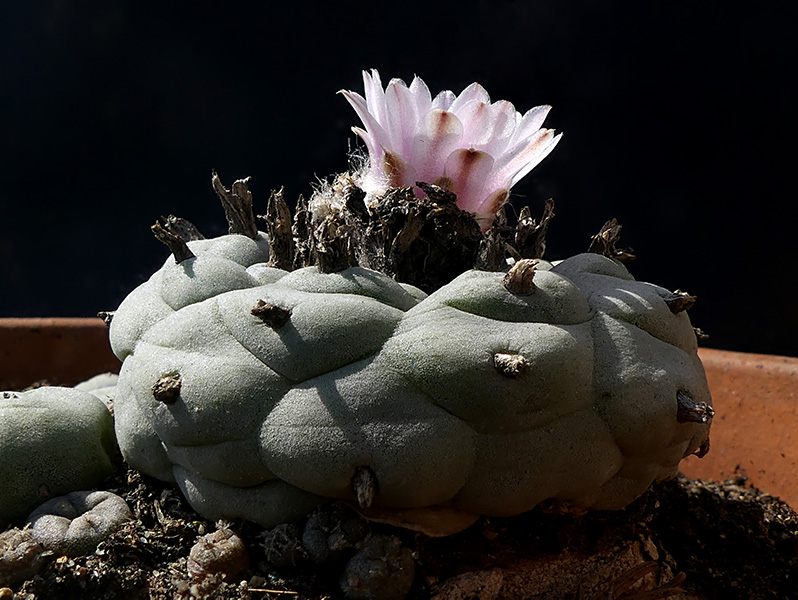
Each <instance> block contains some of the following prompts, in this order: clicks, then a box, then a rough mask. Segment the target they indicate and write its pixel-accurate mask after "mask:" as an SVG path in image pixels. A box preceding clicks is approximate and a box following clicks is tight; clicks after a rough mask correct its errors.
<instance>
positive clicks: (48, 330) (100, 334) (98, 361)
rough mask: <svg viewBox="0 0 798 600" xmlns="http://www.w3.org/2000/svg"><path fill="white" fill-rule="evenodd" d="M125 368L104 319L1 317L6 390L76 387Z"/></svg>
mask: <svg viewBox="0 0 798 600" xmlns="http://www.w3.org/2000/svg"><path fill="white" fill-rule="evenodd" d="M120 366H121V364H120V362H119V360H118V359H117V358H116V357H115V356H114V355H113V353H112V352H111V346H110V344H109V342H108V328H107V327H106V326H105V323H103V321H102V320H101V319H99V318H95V319H0V390H19V389H22V388H25V387H28V386H29V385H32V384H34V383H38V382H46V383H48V384H51V385H75V384H76V383H79V382H80V381H83V380H84V379H88V378H89V377H91V376H92V375H97V374H98V373H103V372H106V371H113V372H116V373H118V372H119V367H120Z"/></svg>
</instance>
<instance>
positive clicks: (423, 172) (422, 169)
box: [413, 109, 463, 182]
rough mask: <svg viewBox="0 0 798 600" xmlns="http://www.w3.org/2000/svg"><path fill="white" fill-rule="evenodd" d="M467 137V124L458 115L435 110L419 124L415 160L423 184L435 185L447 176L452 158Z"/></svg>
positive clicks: (415, 143) (415, 144) (414, 153)
mask: <svg viewBox="0 0 798 600" xmlns="http://www.w3.org/2000/svg"><path fill="white" fill-rule="evenodd" d="M462 136H463V124H462V123H461V122H460V119H458V118H457V117H456V116H455V115H454V113H451V112H449V111H445V110H437V109H436V110H432V111H430V112H428V113H427V114H426V115H424V116H423V117H422V119H421V121H420V122H419V129H418V133H417V134H416V138H415V140H414V150H413V156H415V166H416V169H417V171H418V176H419V181H426V182H432V181H435V180H436V179H438V178H439V177H441V176H442V175H443V169H444V166H445V164H446V159H447V158H448V156H449V155H450V154H451V153H452V152H453V151H454V150H455V149H456V148H457V145H458V144H459V143H460V139H461V138H462Z"/></svg>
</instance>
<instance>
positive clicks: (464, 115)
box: [458, 100, 493, 150]
mask: <svg viewBox="0 0 798 600" xmlns="http://www.w3.org/2000/svg"><path fill="white" fill-rule="evenodd" d="M458 118H459V119H460V121H461V122H462V123H463V144H468V145H469V147H471V148H477V149H478V150H483V149H484V146H485V145H486V144H487V143H488V142H489V141H490V138H491V135H492V132H493V115H492V114H491V107H490V105H489V104H486V103H485V102H482V100H471V101H470V102H467V103H466V104H465V105H463V107H462V108H461V109H460V112H459V115H458Z"/></svg>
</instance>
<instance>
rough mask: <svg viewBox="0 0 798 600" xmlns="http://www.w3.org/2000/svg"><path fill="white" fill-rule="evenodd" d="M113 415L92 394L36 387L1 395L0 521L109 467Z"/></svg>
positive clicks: (81, 485) (88, 483) (92, 480)
mask: <svg viewBox="0 0 798 600" xmlns="http://www.w3.org/2000/svg"><path fill="white" fill-rule="evenodd" d="M115 454H116V442H115V440H114V425H113V420H112V419H111V414H110V413H109V412H108V409H107V408H106V407H105V406H104V405H103V403H102V402H101V401H100V400H99V399H98V398H97V397H96V396H93V395H92V394H90V393H88V392H83V391H80V390H76V389H72V388H63V387H40V388H36V389H32V390H28V391H25V392H2V393H1V394H0V479H1V480H2V482H3V483H2V487H1V488H0V526H2V525H4V524H6V523H7V522H9V521H12V520H14V519H18V518H22V517H25V516H26V515H27V514H28V513H29V512H30V511H31V510H33V508H35V507H36V506H38V505H39V504H41V503H42V502H44V501H45V500H47V499H49V498H52V497H53V496H56V495H59V494H66V493H68V492H73V491H75V490H80V489H86V488H91V487H92V486H95V485H97V484H98V483H100V481H102V479H103V478H104V477H106V476H107V475H110V474H111V473H112V472H113V470H114V469H113V464H112V457H113V456H114V455H115Z"/></svg>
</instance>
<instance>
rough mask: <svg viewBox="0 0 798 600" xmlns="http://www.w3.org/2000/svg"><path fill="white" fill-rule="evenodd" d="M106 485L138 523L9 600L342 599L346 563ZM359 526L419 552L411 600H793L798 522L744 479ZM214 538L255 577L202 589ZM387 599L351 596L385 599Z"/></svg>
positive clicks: (130, 475) (169, 496) (150, 489)
mask: <svg viewBox="0 0 798 600" xmlns="http://www.w3.org/2000/svg"><path fill="white" fill-rule="evenodd" d="M103 487H104V489H108V490H110V491H113V492H115V493H116V494H118V495H120V496H122V497H123V498H124V499H125V500H126V501H127V502H128V504H129V506H130V507H131V509H132V510H133V513H134V515H135V517H136V518H135V520H133V521H130V522H129V523H128V524H127V525H124V526H123V527H122V528H121V529H119V530H118V531H116V533H114V534H112V536H111V537H110V538H109V539H107V540H106V541H105V542H102V543H101V544H100V546H99V547H98V549H97V551H96V552H95V553H94V554H92V555H90V556H83V557H77V558H68V557H65V556H62V557H58V556H54V555H50V556H48V557H47V559H46V560H45V561H44V563H43V564H44V566H43V567H42V568H41V570H40V572H39V573H38V574H37V575H36V576H34V577H33V578H32V579H29V580H27V581H25V582H24V583H20V584H18V585H16V586H14V588H13V592H15V595H14V594H12V590H11V589H3V590H0V598H19V599H21V598H24V599H26V600H33V599H41V600H45V599H51V598H52V599H55V598H58V599H71V598H75V599H77V598H81V599H87V600H93V599H98V600H99V599H112V598H113V599H139V598H142V599H144V598H151V599H167V598H168V599H174V598H220V599H250V598H251V599H265V600H269V599H274V600H276V599H292V600H293V599H296V600H321V599H329V600H334V599H337V598H344V597H345V596H344V594H343V593H342V591H341V588H340V587H339V581H340V580H341V577H342V573H343V571H344V564H345V562H346V559H347V558H348V555H347V554H346V553H344V555H343V556H339V557H338V558H337V559H335V560H332V561H330V562H328V563H327V564H322V565H317V564H313V563H311V562H310V561H309V560H308V559H307V554H306V553H302V552H300V553H297V554H295V560H293V561H292V562H293V563H295V564H290V565H289V566H288V567H287V568H286V567H283V568H280V569H278V568H275V566H274V565H273V564H270V563H269V561H268V560H267V558H266V550H265V548H264V539H265V537H267V536H266V533H267V532H265V531H264V530H263V529H261V528H260V527H258V526H256V525H254V524H252V523H247V522H234V523H217V524H214V523H212V522H209V521H207V520H205V519H202V518H201V517H199V516H198V515H197V514H196V513H194V512H193V511H192V510H191V508H190V507H189V506H188V505H187V503H186V502H185V500H184V499H183V497H182V496H181V495H180V493H179V492H178V491H176V490H175V489H174V488H172V487H171V486H169V485H167V484H164V483H163V482H160V481H157V480H154V479H151V478H149V477H146V476H143V475H141V474H140V473H138V472H136V471H133V470H130V469H128V468H127V467H126V466H124V465H121V466H120V470H119V472H118V474H117V475H115V476H112V477H111V478H109V479H108V480H107V481H106V482H105V485H104V486H103ZM345 510H346V509H345ZM348 518H357V519H359V517H357V516H356V515H354V513H352V515H351V516H350V517H348ZM297 525H298V526H299V529H297V530H296V531H299V530H300V529H301V528H302V527H303V525H304V524H303V523H299V524H297ZM364 526H365V527H367V528H369V529H370V530H371V531H372V532H373V533H375V534H377V533H381V534H389V535H391V536H396V537H397V538H398V539H399V540H400V541H401V544H402V546H403V547H405V548H407V549H409V550H410V551H411V552H412V558H413V563H414V566H415V575H414V578H413V582H412V586H411V588H410V590H409V593H408V594H407V598H408V599H410V600H415V599H422V598H436V599H437V600H455V599H458V600H460V599H466V598H479V599H498V598H535V599H542V598H552V599H553V598H562V599H574V600H588V599H594V598H596V599H597V598H602V599H616V600H617V599H621V598H624V599H628V600H632V599H636V600H651V599H657V598H683V599H686V598H691V599H711V600H714V599H735V598H746V599H760V598H762V599H765V598H778V599H788V598H798V591H796V590H797V589H798V514H796V512H795V511H794V510H792V509H791V508H790V507H789V506H788V505H787V504H785V503H783V502H781V501H780V500H778V499H777V498H773V497H771V496H768V495H767V494H763V493H761V492H759V491H758V490H756V489H754V488H752V487H750V486H748V485H747V483H746V478H745V476H744V475H743V474H739V475H738V476H737V477H736V478H735V479H733V480H729V481H726V482H723V483H714V482H702V481H693V480H688V479H687V478H684V477H681V476H680V477H678V478H676V479H674V480H671V481H667V482H661V483H658V484H655V485H654V486H653V487H652V488H651V489H650V490H649V491H648V492H647V493H645V494H644V495H643V496H641V497H640V498H639V499H637V500H636V501H635V502H633V503H632V504H631V505H630V506H628V507H627V508H625V509H623V510H620V511H613V512H587V513H582V514H578V513H576V512H574V511H570V512H569V511H563V507H561V506H554V505H551V506H539V507H538V508H536V509H534V510H532V511H530V512H528V513H525V514H522V515H519V516H516V517H512V518H501V519H499V518H483V519H481V520H480V521H478V522H477V523H476V524H474V525H473V526H472V527H470V528H468V529H467V530H465V531H463V532H461V533H459V534H455V535H452V536H448V537H443V538H430V537H427V536H425V535H422V534H419V533H414V532H411V531H407V530H403V529H398V528H394V527H390V526H387V525H378V524H374V523H368V524H365V523H364ZM217 528H220V529H230V530H232V531H233V532H235V533H236V534H237V535H238V536H240V538H241V539H242V540H243V541H244V544H245V546H246V550H247V553H248V555H249V566H248V567H247V568H246V571H245V572H244V573H243V574H241V575H239V576H237V577H232V578H229V579H230V580H229V581H228V578H226V577H225V576H223V575H221V574H213V573H211V574H210V575H207V574H206V576H205V577H204V578H201V577H200V578H198V577H197V575H196V574H194V575H192V574H190V571H189V569H188V568H187V562H188V557H189V552H190V551H191V548H192V547H193V546H194V544H195V542H196V541H197V540H198V539H199V538H200V537H201V536H203V535H204V534H207V533H210V532H212V531H214V530H216V529H217ZM350 555H351V552H350ZM270 556H273V554H272V555H270ZM283 562H284V561H283ZM380 589H381V588H379V587H378V588H377V589H376V590H375V589H371V590H368V589H367V590H361V595H360V596H358V595H357V594H356V593H354V592H352V594H353V595H352V596H350V597H361V598H382V597H384V596H383V595H382V594H381V592H380Z"/></svg>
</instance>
